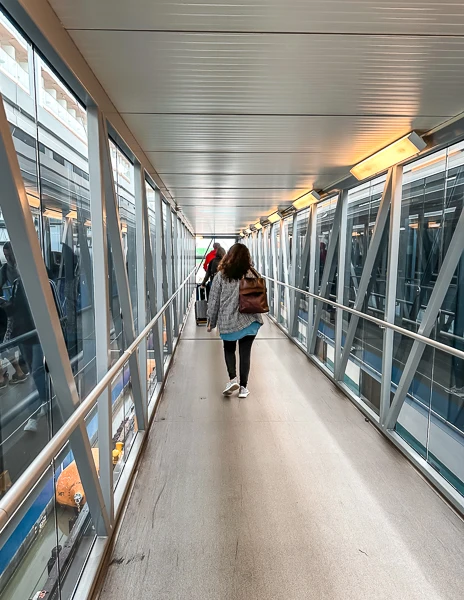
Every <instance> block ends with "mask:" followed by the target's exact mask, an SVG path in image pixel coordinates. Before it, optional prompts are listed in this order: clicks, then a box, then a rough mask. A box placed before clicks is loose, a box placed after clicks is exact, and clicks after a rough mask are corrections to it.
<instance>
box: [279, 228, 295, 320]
mask: <svg viewBox="0 0 464 600" xmlns="http://www.w3.org/2000/svg"><path fill="white" fill-rule="evenodd" d="M280 223H281V227H280V261H279V262H280V273H279V281H283V282H284V283H286V284H287V285H288V283H289V279H288V275H289V265H290V248H289V239H288V228H287V226H286V223H285V221H284V220H282V221H281V222H280ZM279 296H280V294H279ZM284 299H285V306H286V312H287V315H286V322H287V323H286V324H287V329H288V327H289V325H290V319H291V316H292V308H291V306H290V290H289V289H288V287H285V288H284ZM281 312H282V308H281Z"/></svg>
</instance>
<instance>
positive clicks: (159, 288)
mask: <svg viewBox="0 0 464 600" xmlns="http://www.w3.org/2000/svg"><path fill="white" fill-rule="evenodd" d="M155 202H156V208H155V216H156V237H155V239H156V252H155V277H156V307H157V311H158V310H160V309H161V307H162V306H163V304H164V302H163V287H164V286H163V284H164V277H163V258H164V256H163V238H164V236H163V200H162V198H161V192H160V191H159V190H158V189H157V190H155ZM164 318H165V315H163V316H161V317H160V318H159V319H158V335H159V336H160V340H161V348H162V350H163V355H164V338H163V333H164V325H163V319H164ZM163 365H164V356H163ZM163 371H164V367H163Z"/></svg>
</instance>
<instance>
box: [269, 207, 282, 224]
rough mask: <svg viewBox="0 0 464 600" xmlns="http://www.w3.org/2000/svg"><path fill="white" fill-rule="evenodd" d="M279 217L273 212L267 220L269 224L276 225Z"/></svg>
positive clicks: (277, 212) (276, 212) (277, 213)
mask: <svg viewBox="0 0 464 600" xmlns="http://www.w3.org/2000/svg"><path fill="white" fill-rule="evenodd" d="M281 218H282V217H281V216H280V214H279V211H278V210H276V211H275V212H273V213H272V214H271V215H269V216H268V218H267V220H268V221H269V223H277V221H280V220H281Z"/></svg>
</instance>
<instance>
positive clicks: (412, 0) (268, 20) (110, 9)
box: [50, 0, 464, 35]
mask: <svg viewBox="0 0 464 600" xmlns="http://www.w3.org/2000/svg"><path fill="white" fill-rule="evenodd" d="M50 4H51V5H52V6H53V8H54V9H55V11H56V13H57V14H58V15H59V17H60V18H61V20H62V22H63V23H64V25H65V27H67V28H71V29H72V28H84V29H85V28H90V27H92V28H100V29H139V30H140V29H142V30H143V29H156V30H173V31H179V30H183V31H228V32H230V31H243V32H254V31H256V32H263V31H272V32H281V31H285V32H291V33H295V32H325V33H327V32H341V33H395V34H404V33H417V34H423V33H428V34H434V35H449V34H457V35H462V31H463V28H464V9H463V5H462V3H461V2H446V1H445V2H441V3H440V2H436V1H435V0H404V1H401V0H376V1H375V2H372V0H253V2H250V0H209V1H208V0H189V1H187V2H173V1H172V0H162V1H160V0H132V2H127V1H126V0H98V1H97V2H96V1H95V0H79V1H78V2H76V0H50Z"/></svg>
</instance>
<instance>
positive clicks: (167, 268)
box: [160, 195, 172, 354]
mask: <svg viewBox="0 0 464 600" xmlns="http://www.w3.org/2000/svg"><path fill="white" fill-rule="evenodd" d="M160 201H161V216H162V225H163V226H162V227H161V240H162V244H161V252H162V255H161V272H162V274H163V304H164V303H165V302H167V301H168V299H169V287H170V284H169V280H170V277H169V274H170V272H171V258H172V257H171V256H169V251H168V240H169V232H168V229H169V227H168V226H169V218H168V212H169V207H168V205H167V204H166V203H165V202H164V200H163V198H162V197H161V195H160ZM163 205H164V207H165V210H166V227H164V216H163V210H162V209H163ZM164 318H165V319H166V348H167V353H168V354H172V319H171V307H169V308H168V309H167V310H166V312H165V313H164Z"/></svg>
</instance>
